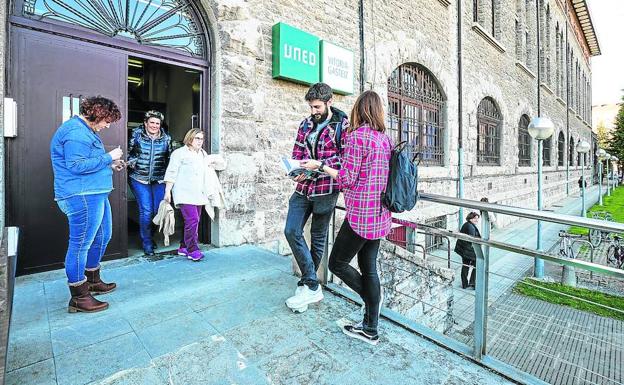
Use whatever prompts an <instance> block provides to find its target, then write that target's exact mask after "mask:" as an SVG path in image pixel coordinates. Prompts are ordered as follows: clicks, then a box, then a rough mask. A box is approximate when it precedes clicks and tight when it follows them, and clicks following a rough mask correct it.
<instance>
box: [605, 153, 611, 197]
mask: <svg viewBox="0 0 624 385" xmlns="http://www.w3.org/2000/svg"><path fill="white" fill-rule="evenodd" d="M610 159H611V154H609V153H607V154H606V155H605V160H606V162H605V163H606V164H607V196H611V187H610V186H611V183H610V182H609V160H610Z"/></svg>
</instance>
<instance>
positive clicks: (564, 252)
mask: <svg viewBox="0 0 624 385" xmlns="http://www.w3.org/2000/svg"><path fill="white" fill-rule="evenodd" d="M559 238H560V239H559V255H560V256H561V257H563V258H576V257H578V252H577V253H574V248H573V247H572V246H573V245H574V243H575V241H574V239H579V238H583V236H582V235H577V234H570V233H568V232H566V231H565V230H560V231H559ZM584 242H587V241H584Z"/></svg>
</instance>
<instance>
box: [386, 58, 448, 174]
mask: <svg viewBox="0 0 624 385" xmlns="http://www.w3.org/2000/svg"><path fill="white" fill-rule="evenodd" d="M445 106H446V98H445V97H444V94H443V93H442V89H441V88H440V86H439V85H438V82H437V81H436V79H435V78H434V77H433V75H431V73H430V72H429V71H428V70H427V69H426V68H425V67H423V66H421V65H418V64H403V65H401V66H400V67H399V68H397V69H395V70H394V71H393V72H392V74H391V75H390V78H389V79H388V129H390V130H391V131H390V132H391V135H392V136H393V137H394V138H396V140H397V143H398V142H402V141H407V144H408V150H409V151H410V152H411V153H420V155H421V160H422V164H426V165H439V166H442V165H444V126H445V125H444V121H443V117H444V108H445Z"/></svg>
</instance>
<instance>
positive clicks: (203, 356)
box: [7, 246, 509, 385]
mask: <svg viewBox="0 0 624 385" xmlns="http://www.w3.org/2000/svg"><path fill="white" fill-rule="evenodd" d="M290 269H291V261H290V258H286V257H282V256H279V255H275V254H272V253H269V252H267V251H265V250H262V249H259V248H256V247H252V246H242V247H233V248H224V249H213V250H210V251H208V253H207V258H206V259H205V260H204V261H203V262H200V263H193V262H190V261H188V260H186V259H184V258H181V257H167V258H155V259H131V260H125V261H114V262H111V263H106V264H105V266H104V268H103V273H102V274H103V277H104V278H105V279H108V277H114V279H115V280H116V281H117V283H118V285H119V286H118V289H117V290H116V291H115V292H113V293H111V294H109V295H106V296H103V297H102V298H103V299H106V300H108V301H110V309H109V310H107V311H104V312H100V313H94V314H81V313H79V314H69V313H67V311H66V308H65V306H66V304H67V300H68V298H69V294H68V290H67V286H66V285H65V283H64V278H63V277H62V272H58V271H57V272H48V273H43V274H36V275H33V276H27V277H20V278H18V279H17V283H16V289H15V290H16V295H15V301H16V303H19V304H18V305H16V307H15V308H16V309H17V310H16V312H15V313H14V320H16V321H15V323H14V325H13V326H12V329H11V338H10V341H11V342H10V349H9V352H10V357H9V362H10V363H11V366H10V368H11V371H9V372H8V373H7V384H44V385H48V384H49V385H55V384H56V385H60V384H62V385H70V384H71V385H74V384H75V385H80V384H102V385H122V384H123V385H161V384H162V385H164V384H169V385H180V384H183V385H193V384H197V385H200V384H201V385H206V384H219V385H221V384H234V383H235V384H310V385H312V384H315V385H316V384H353V383H359V384H363V385H365V384H397V383H410V384H507V383H509V382H508V381H506V380H505V379H503V378H501V377H500V376H498V375H496V374H494V373H492V372H490V371H488V370H486V369H484V368H482V367H480V366H478V365H476V364H474V363H473V362H471V361H468V360H465V359H463V358H461V357H460V356H458V355H456V354H454V353H451V352H449V351H447V350H445V349H443V348H441V347H439V346H438V345H435V344H433V343H430V342H428V341H426V340H424V339H422V338H420V337H418V336H416V335H414V334H412V333H410V332H409V331H407V330H405V329H403V328H401V327H399V326H396V325H395V324H392V323H390V322H389V321H386V320H382V321H381V323H380V330H381V342H380V344H379V345H378V346H376V347H373V346H370V345H368V344H366V343H363V342H361V341H357V340H354V339H351V338H349V337H347V336H345V335H344V334H343V333H342V332H341V330H340V325H341V324H344V323H345V322H349V321H354V320H358V317H359V316H360V315H359V307H358V306H356V305H355V304H353V303H351V302H349V301H347V300H345V299H343V298H342V297H337V296H335V295H333V294H332V293H330V292H325V299H324V300H323V301H322V302H321V303H320V304H318V305H314V306H311V307H310V309H309V310H308V311H307V312H306V313H303V314H294V313H292V312H291V311H290V310H289V309H287V308H286V307H285V305H284V300H285V299H286V298H287V297H288V296H290V295H292V293H293V292H294V288H295V284H296V281H297V279H296V278H295V277H294V276H293V275H292V274H291V272H290V271H291V270H290ZM33 294H37V295H38V297H39V298H38V299H37V298H34V297H35V296H33ZM33 307H36V308H33ZM40 313H42V314H43V315H41V316H40ZM90 331H92V332H90ZM354 381H357V382H354Z"/></svg>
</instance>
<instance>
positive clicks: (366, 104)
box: [349, 91, 386, 132]
mask: <svg viewBox="0 0 624 385" xmlns="http://www.w3.org/2000/svg"><path fill="white" fill-rule="evenodd" d="M384 120H385V119H384V110H383V105H382V104H381V98H380V97H379V95H378V94H377V93H376V92H375V91H364V92H362V93H361V94H360V96H358V98H357V100H356V101H355V105H354V106H353V109H352V110H351V122H350V123H351V126H350V127H349V132H351V131H353V130H355V129H357V128H358V127H360V126H362V125H363V124H368V125H369V126H370V128H371V129H373V130H375V131H380V132H385V131H386V123H385V121H384Z"/></svg>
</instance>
